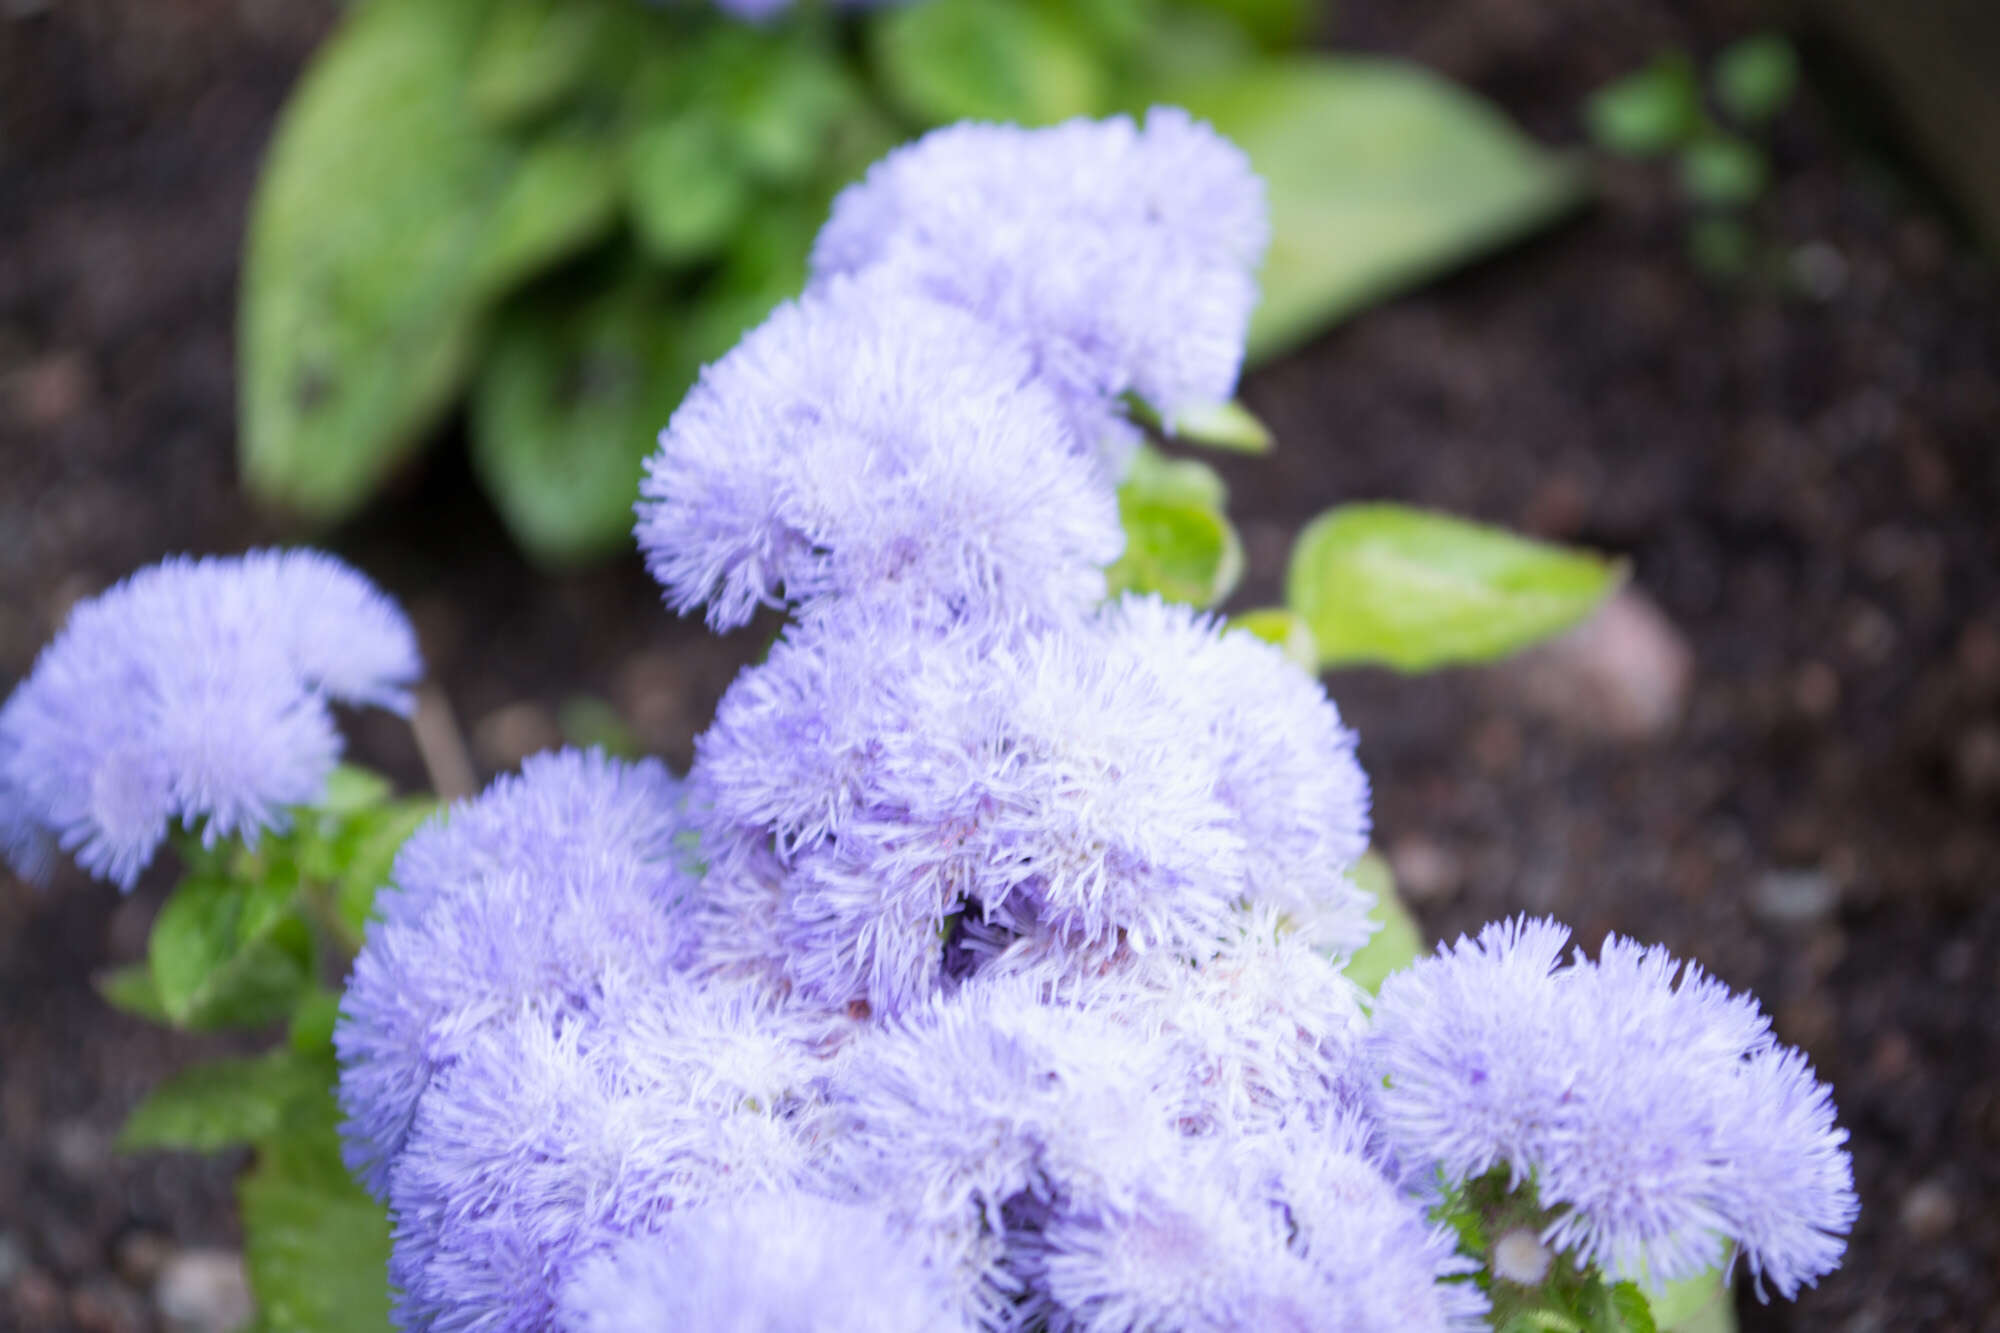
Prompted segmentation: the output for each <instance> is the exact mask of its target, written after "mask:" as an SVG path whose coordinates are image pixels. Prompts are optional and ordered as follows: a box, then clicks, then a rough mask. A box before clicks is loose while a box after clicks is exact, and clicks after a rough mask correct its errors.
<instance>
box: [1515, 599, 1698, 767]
mask: <svg viewBox="0 0 2000 1333" xmlns="http://www.w3.org/2000/svg"><path fill="white" fill-rule="evenodd" d="M1493 680H1494V682H1495V683H1496V684H1497V685H1498V687H1499V688H1500V689H1501V691H1502V692H1503V693H1504V695H1505V696H1506V697H1507V698H1508V699H1510V700H1511V701H1512V702H1515V703H1518V704H1519V705H1521V706H1522V707H1525V708H1527V709H1529V710H1531V711H1533V712H1536V713H1539V714H1542V715H1543V716H1545V717H1549V718H1551V719H1553V720H1554V721H1556V722H1557V723H1560V724H1561V725H1563V726H1565V727H1568V728H1569V729H1570V730H1572V731H1574V732H1578V733H1580V734H1583V735H1587V736H1600V737H1605V738H1608V739H1611V740H1618V741H1643V740H1648V739H1652V738H1654V737H1658V736H1662V735H1665V734H1666V733H1667V732H1669V731H1671V730H1672V729H1673V727H1674V724H1675V723H1677V722H1679V721H1680V717H1681V713H1682V712H1683V711H1684V710H1685V709H1686V707H1687V697H1688V689H1689V687H1690V686H1691V685H1692V683H1693V680H1694V654H1693V652H1692V651H1691V650H1690V649H1689V648H1688V645H1687V641H1686V639H1684V638H1683V637H1682V635H1681V632H1680V631H1679V630H1678V629H1676V628H1674V624H1673V622H1672V621H1671V620H1669V619H1668V618H1667V615H1666V612H1664V611H1662V610H1661V609H1660V608H1659V607H1658V606H1657V605H1656V604H1655V603H1654V602H1653V600H1652V599H1651V598H1650V597H1647V596H1646V595H1645V594H1644V593H1642V592H1640V591H1639V590H1638V589H1636V588H1625V589H1623V590H1621V591H1620V592H1618V593H1617V594H1616V595H1615V596H1613V597H1612V599H1611V600H1610V601H1608V602H1606V603H1605V604H1604V605H1603V606H1602V607H1600V608H1599V609H1598V611H1597V614H1595V615H1593V616H1592V617H1591V618H1590V619H1589V620H1586V621H1585V622H1584V623H1583V624H1581V625H1579V626H1577V627H1576V628H1575V629H1573V630H1571V631H1570V632H1569V633H1567V634H1565V635H1563V636H1562V637H1561V638H1559V639H1556V640H1554V641H1553V642H1551V643H1547V644H1543V645H1542V646H1541V647H1539V648H1536V649H1534V650H1533V651H1531V652H1527V653H1523V654H1522V655H1521V656H1520V657H1517V658H1515V659H1514V660H1513V661H1511V662H1508V663H1507V664H1506V665H1504V666H1502V667H1500V668H1498V669H1497V670H1496V671H1495V672H1494V673H1493Z"/></svg>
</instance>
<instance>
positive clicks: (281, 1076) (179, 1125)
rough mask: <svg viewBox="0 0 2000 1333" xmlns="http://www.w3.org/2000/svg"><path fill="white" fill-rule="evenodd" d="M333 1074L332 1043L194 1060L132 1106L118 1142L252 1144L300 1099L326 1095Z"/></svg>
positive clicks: (197, 1147)
mask: <svg viewBox="0 0 2000 1333" xmlns="http://www.w3.org/2000/svg"><path fill="white" fill-rule="evenodd" d="M338 1077H339V1073H338V1070H337V1069H336V1067H335V1065H334V1062H333V1052H332V1049H331V1047H328V1048H327V1049H325V1050H324V1051H322V1052H318V1053H315V1054H311V1055H302V1054H300V1053H299V1052H297V1051H295V1050H292V1049H289V1048H285V1049H280V1050H276V1051H270V1052H267V1053H265V1054H263V1055H259V1056H254V1057H251V1058H248V1059H232V1060H217V1061H214V1062H212V1063H210V1064H205V1065H196V1066H194V1067H193V1068H192V1069H184V1070H182V1071H181V1072H179V1073H178V1074H175V1075H174V1076H173V1077H172V1078H170V1079H168V1080H167V1081H166V1082H164V1083H162V1084H160V1086H158V1087H157V1088H154V1089H153V1090H152V1091H151V1092H150V1093H148V1094H147V1095H146V1099H145V1100H144V1101H142V1102H140V1103H139V1105H138V1106H137V1107H135V1108H133V1111H132V1114H131V1115H130V1116H128V1117H126V1120H125V1127H124V1129H123V1130H122V1131H121V1132H120V1133H119V1136H118V1148H119V1150H120V1151H121V1152H141V1151H146V1150H151V1149H175V1150H181V1151H187V1152H216V1151H219V1150H220V1149H223V1148H228V1147H232V1146H234V1145H236V1144H240V1143H254V1142H256V1141H258V1140H260V1139H263V1138H266V1137H268V1136H270V1135H272V1134H274V1133H276V1132H277V1131H278V1130H279V1128H280V1127H281V1126H282V1125H283V1124H284V1122H285V1117H286V1115H287V1113H288V1111H289V1110H290V1108H291V1107H292V1106H293V1105H295V1104H296V1103H298V1102H299V1101H301V1100H304V1099H307V1098H313V1097H324V1096H326V1095H328V1089H330V1088H331V1087H332V1086H333V1084H334V1082H335V1080H336V1079H337V1078H338Z"/></svg>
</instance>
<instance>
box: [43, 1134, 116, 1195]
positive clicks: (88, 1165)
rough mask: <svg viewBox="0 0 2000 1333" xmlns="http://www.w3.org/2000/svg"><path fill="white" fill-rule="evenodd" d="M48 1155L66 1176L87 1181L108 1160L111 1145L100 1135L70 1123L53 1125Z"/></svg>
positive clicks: (95, 1174)
mask: <svg viewBox="0 0 2000 1333" xmlns="http://www.w3.org/2000/svg"><path fill="white" fill-rule="evenodd" d="M49 1155H50V1156H51V1157H53V1158H54V1159H55V1163H56V1165H57V1166H58V1167H60V1168H62V1170H63V1172H64V1173H65V1174H66V1175H70V1176H74V1177H75V1178H76V1179H78V1180H84V1181H90V1180H94V1179H95V1178H96V1176H97V1173H98V1171H99V1170H100V1169H101V1168H102V1167H103V1165H104V1163H105V1162H107V1161H109V1160H110V1157H111V1143H110V1141H109V1140H108V1139H106V1138H105V1136H104V1134H103V1133H102V1131H100V1130H98V1129H96V1128H94V1127H92V1126H90V1125H87V1124H85V1123H83V1122H82V1121H80V1120H72V1121H69V1122H67V1123H65V1124H61V1125H57V1126H56V1127H55V1130H54V1132H52V1133H51V1134H50V1135H49Z"/></svg>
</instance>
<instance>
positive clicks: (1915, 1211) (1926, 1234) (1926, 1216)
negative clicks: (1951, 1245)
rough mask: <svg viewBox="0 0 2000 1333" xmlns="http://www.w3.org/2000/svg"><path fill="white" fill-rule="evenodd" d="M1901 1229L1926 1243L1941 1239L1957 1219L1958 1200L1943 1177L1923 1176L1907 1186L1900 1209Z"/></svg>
mask: <svg viewBox="0 0 2000 1333" xmlns="http://www.w3.org/2000/svg"><path fill="white" fill-rule="evenodd" d="M1899 1216H1900V1218H1901V1221H1902V1223H1903V1230H1904V1232H1905V1233H1906V1234H1907V1235H1908V1236H1909V1237H1910V1239H1911V1240H1914V1241H1921V1242H1924V1243H1926V1244H1928V1243H1931V1242H1933V1241H1939V1240H1942V1239H1944V1237H1945V1236H1947V1235H1948V1234H1950V1232H1951V1229H1952V1227H1954V1226H1955V1225H1957V1223H1958V1202H1957V1201H1956V1200H1955V1199H1953V1198H1952V1197H1951V1189H1950V1187H1949V1186H1947V1185H1945V1183H1944V1182H1943V1181H1939V1180H1926V1181H1922V1182H1920V1183H1918V1184H1916V1185H1913V1186H1911V1187H1910V1192H1909V1193H1907V1194H1905V1195H1904V1196H1903V1206H1902V1211H1901V1213H1900V1215H1899Z"/></svg>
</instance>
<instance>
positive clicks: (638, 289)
mask: <svg viewBox="0 0 2000 1333" xmlns="http://www.w3.org/2000/svg"><path fill="white" fill-rule="evenodd" d="M682 323H683V319H682V317H681V315H680V313H679V312H678V311H676V310H674V309H672V308H671V306H669V305H667V304H666V303H664V302H663V301H661V300H660V299H659V298H657V297H655V296H654V294H653V291H652V289H651V287H650V285H649V284H647V283H645V282H643V281H623V282H617V283H615V284H614V285H612V286H610V287H609V288H608V289H605V290H602V291H599V292H596V293H594V294H592V295H591V296H590V297H588V298H587V299H585V300H584V301H583V302H582V303H580V304H576V303H571V304H565V303H564V302H563V301H562V299H561V298H560V297H559V296H557V295H554V294H549V295H544V296H541V297H538V298H530V299H524V300H522V301H520V302H518V303H516V304H515V305H514V306H512V307H510V308H509V310H508V312H507V314H506V316H505V317H504V318H503V319H502V320H501V322H500V324H499V326H498V327H497V328H496V330H495V332H494V338H493V345H492V350H491V352H490V353H489V354H488V356H487V358H486V362H485V364H484V365H483V366H482V367H481V369H480V375H479V380H478V383H477V385H476V386H475V388H474V393H473V401H472V428H473V433H472V458H473V463H474V465H475V466H476V467H477V468H478V469H479V475H480V479H481V480H482V481H483V482H485V484H486V488H487V490H488V492H489V493H490V494H491V495H492V496H493V500H494V503H495V504H497V505H498V506H499V508H500V512H501V514H502V516H503V517H504V518H505V519H506V520H507V526H508V528H509V529H510V530H511V531H512V532H513V533H514V536H515V538H516V539H517V540H518V541H520V543H521V544H522V546H523V547H525V548H526V549H527V550H528V552H529V554H531V555H533V556H535V557H536V558H538V559H542V560H551V561H562V560H575V559H581V558H585V557H589V556H593V555H600V554H603V553H604V552H606V551H608V550H611V549H613V548H615V547H617V546H619V545H620V544H621V543H626V542H629V541H630V539H631V532H632V504H633V501H635V500H636V499H637V498H638V495H639V474H640V471H641V470H642V469H641V465H642V463H643V462H644V460H645V457H646V455H647V454H648V453H649V452H651V450H652V447H653V441H654V439H655V438H656V437H657V436H658V434H659V431H660V428H661V427H662V426H664V425H666V422H667V418H668V417H669V416H671V415H672V414H673V410H674V408H675V406H676V405H677V404H678V403H679V402H680V399H681V396H682V395H683V394H684V393H685V392H686V391H687V387H688V385H689V384H690V383H691V382H692V381H693V379H694V373H695V369H696V365H695V363H693V362H692V361H691V360H690V359H689V357H688V355H687V353H686V351H685V350H684V345H683V342H682V339H681V335H680V326H681V324H682Z"/></svg>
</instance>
